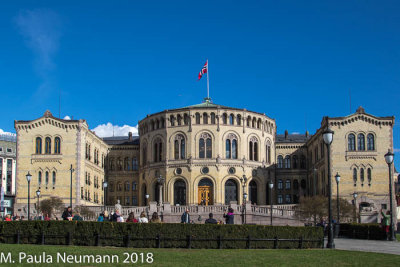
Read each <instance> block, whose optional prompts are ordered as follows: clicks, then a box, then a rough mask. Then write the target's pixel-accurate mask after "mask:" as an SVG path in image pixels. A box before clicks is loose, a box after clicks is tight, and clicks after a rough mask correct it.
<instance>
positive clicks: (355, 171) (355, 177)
mask: <svg viewBox="0 0 400 267" xmlns="http://www.w3.org/2000/svg"><path fill="white" fill-rule="evenodd" d="M353 182H354V186H356V184H357V169H356V168H354V169H353Z"/></svg>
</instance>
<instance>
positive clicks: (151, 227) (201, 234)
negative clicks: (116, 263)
mask: <svg viewBox="0 0 400 267" xmlns="http://www.w3.org/2000/svg"><path fill="white" fill-rule="evenodd" d="M17 232H19V233H20V243H26V244H28V243H29V244H40V243H41V242H42V239H41V235H42V233H44V235H45V243H46V244H54V245H66V244H67V242H68V240H67V236H68V233H70V234H71V245H77V246H94V245H97V244H96V239H97V238H96V236H98V239H97V240H98V241H99V242H98V245H100V246H126V245H128V246H130V247H142V248H154V247H157V246H158V243H160V247H163V248H186V247H187V246H188V243H189V241H188V239H189V238H190V239H191V242H190V247H191V248H214V249H216V248H219V242H218V239H219V237H221V239H222V242H221V248H224V249H234V248H246V247H247V246H248V240H247V239H248V237H249V236H250V238H253V239H275V238H276V237H277V238H278V239H288V240H281V241H278V247H279V248H299V247H300V246H301V247H302V248H321V247H322V242H323V241H322V240H323V231H322V228H321V227H292V226H262V225H209V224H166V223H149V224H139V223H113V222H82V221H72V222H69V221H16V222H0V242H2V243H15V240H16V235H17ZM157 236H159V237H160V242H158V241H157V240H156V237H157ZM300 238H302V239H303V240H304V241H303V242H302V243H301V244H300V242H299V239H300ZM229 239H239V240H229ZM293 239H295V240H293ZM308 240H313V241H317V242H310V241H308ZM250 247H251V248H274V241H253V240H251V244H250Z"/></svg>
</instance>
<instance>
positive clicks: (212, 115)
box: [211, 112, 215, 124]
mask: <svg viewBox="0 0 400 267" xmlns="http://www.w3.org/2000/svg"><path fill="white" fill-rule="evenodd" d="M211 124H215V113H214V112H212V113H211Z"/></svg>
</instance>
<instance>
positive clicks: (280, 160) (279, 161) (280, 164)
mask: <svg viewBox="0 0 400 267" xmlns="http://www.w3.org/2000/svg"><path fill="white" fill-rule="evenodd" d="M282 168H283V157H282V156H281V155H279V156H278V169H282Z"/></svg>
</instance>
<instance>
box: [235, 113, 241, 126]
mask: <svg viewBox="0 0 400 267" xmlns="http://www.w3.org/2000/svg"><path fill="white" fill-rule="evenodd" d="M236 125H239V126H240V125H242V116H240V115H237V117H236Z"/></svg>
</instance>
